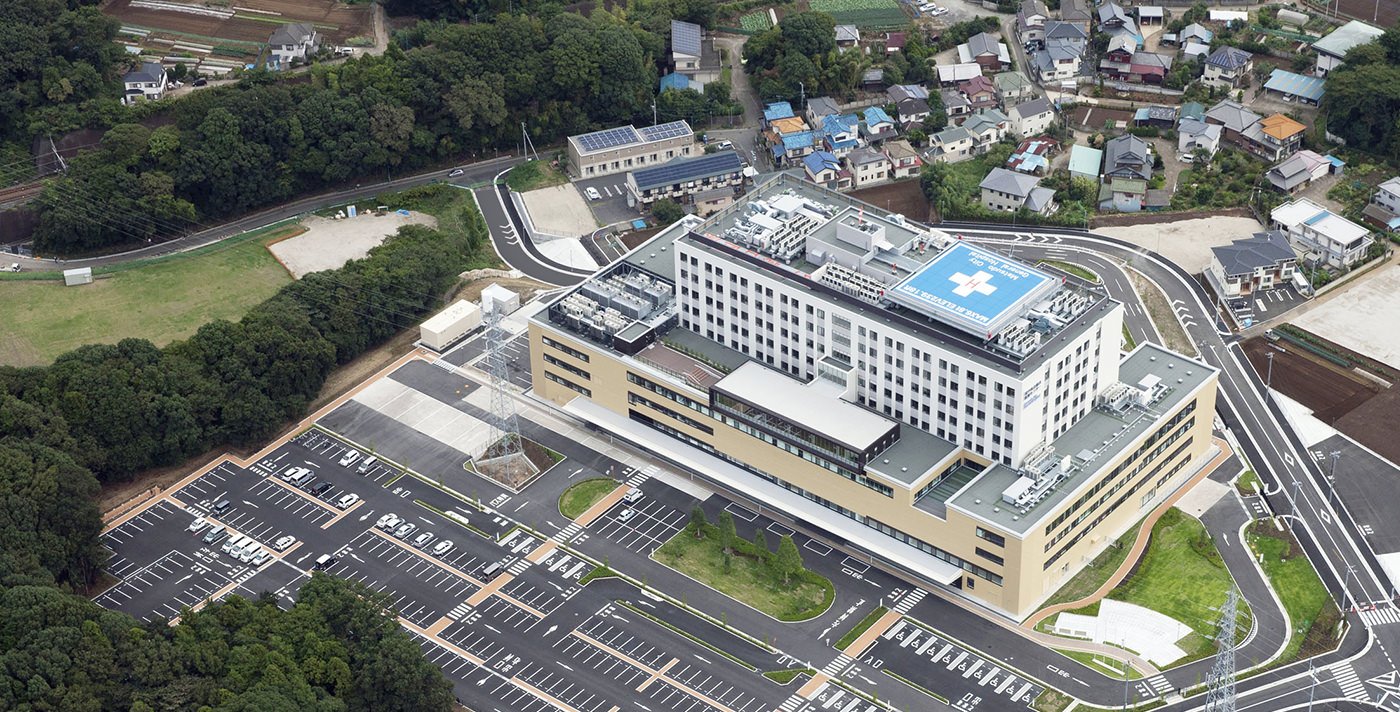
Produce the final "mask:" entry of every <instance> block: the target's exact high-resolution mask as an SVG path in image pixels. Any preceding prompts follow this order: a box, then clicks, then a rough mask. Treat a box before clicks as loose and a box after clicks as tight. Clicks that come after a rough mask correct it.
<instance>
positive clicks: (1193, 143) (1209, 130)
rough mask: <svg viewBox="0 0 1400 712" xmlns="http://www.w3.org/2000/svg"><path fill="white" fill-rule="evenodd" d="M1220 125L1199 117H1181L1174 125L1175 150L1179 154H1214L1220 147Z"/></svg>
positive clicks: (1194, 155)
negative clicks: (1209, 122)
mask: <svg viewBox="0 0 1400 712" xmlns="http://www.w3.org/2000/svg"><path fill="white" fill-rule="evenodd" d="M1220 132H1221V127H1220V126H1219V125H1217V124H1208V123H1206V122H1205V121H1203V120H1201V119H1195V118H1191V117H1182V119H1181V122H1180V123H1179V124H1177V127H1176V151H1177V155H1179V156H1191V157H1192V159H1195V158H1197V157H1199V156H1202V155H1204V156H1214V155H1215V152H1216V151H1217V150H1219V148H1220Z"/></svg>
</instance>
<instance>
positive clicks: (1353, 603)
mask: <svg viewBox="0 0 1400 712" xmlns="http://www.w3.org/2000/svg"><path fill="white" fill-rule="evenodd" d="M1353 573H1356V567H1355V566H1352V565H1351V564H1347V575H1346V577H1345V578H1343V579H1342V603H1346V602H1347V599H1351V605H1350V606H1349V607H1348V609H1351V608H1355V607H1356V597H1355V596H1353V595H1351V589H1349V588H1348V587H1347V584H1349V583H1350V582H1351V575H1352V574H1353Z"/></svg>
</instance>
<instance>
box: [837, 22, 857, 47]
mask: <svg viewBox="0 0 1400 712" xmlns="http://www.w3.org/2000/svg"><path fill="white" fill-rule="evenodd" d="M858 45H860V28H859V27H856V26H855V25H837V26H836V49H837V50H839V51H842V52H844V51H846V50H848V49H850V48H852V47H856V46H858Z"/></svg>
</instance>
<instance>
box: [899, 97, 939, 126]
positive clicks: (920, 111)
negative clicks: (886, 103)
mask: <svg viewBox="0 0 1400 712" xmlns="http://www.w3.org/2000/svg"><path fill="white" fill-rule="evenodd" d="M894 110H895V113H897V114H899V125H900V126H901V127H903V128H904V129H905V130H908V128H909V127H910V126H916V125H919V124H922V123H923V122H924V119H927V118H928V117H929V114H931V113H933V110H932V109H930V108H929V105H928V101H926V100H924V99H905V100H904V101H901V102H899V103H898V104H895V105H894Z"/></svg>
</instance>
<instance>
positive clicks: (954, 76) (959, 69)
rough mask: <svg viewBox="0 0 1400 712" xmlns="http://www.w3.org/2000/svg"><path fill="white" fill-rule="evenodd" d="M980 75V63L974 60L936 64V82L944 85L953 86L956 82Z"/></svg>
mask: <svg viewBox="0 0 1400 712" xmlns="http://www.w3.org/2000/svg"><path fill="white" fill-rule="evenodd" d="M981 75H982V65H980V64H978V63H976V62H964V63H961V64H940V65H938V83H939V84H940V85H942V86H945V87H950V86H954V85H956V84H957V83H958V82H965V81H967V80H969V79H971V78H973V77H977V76H981Z"/></svg>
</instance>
